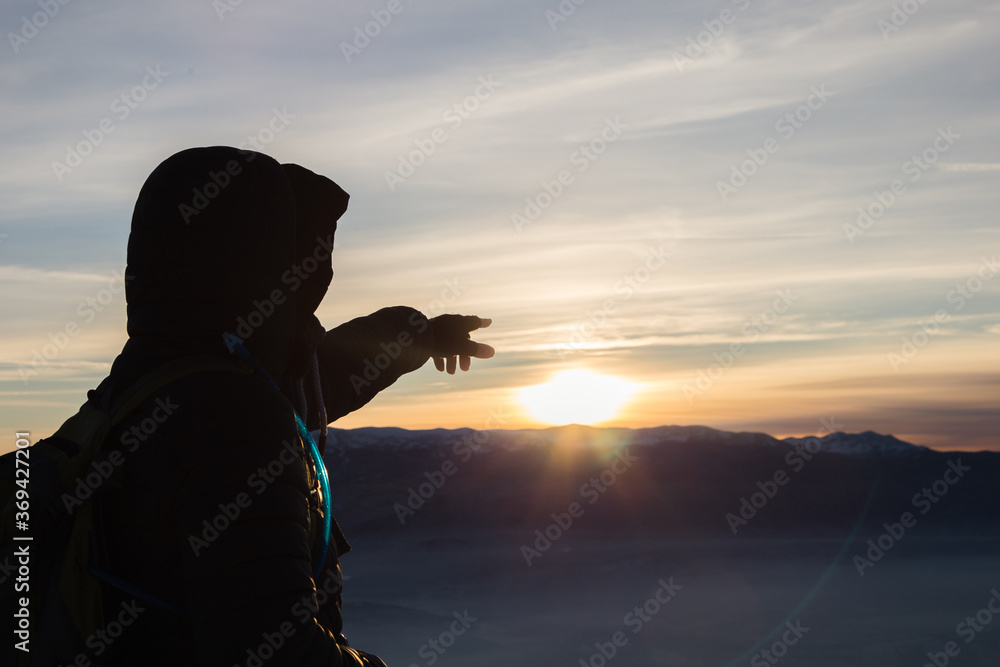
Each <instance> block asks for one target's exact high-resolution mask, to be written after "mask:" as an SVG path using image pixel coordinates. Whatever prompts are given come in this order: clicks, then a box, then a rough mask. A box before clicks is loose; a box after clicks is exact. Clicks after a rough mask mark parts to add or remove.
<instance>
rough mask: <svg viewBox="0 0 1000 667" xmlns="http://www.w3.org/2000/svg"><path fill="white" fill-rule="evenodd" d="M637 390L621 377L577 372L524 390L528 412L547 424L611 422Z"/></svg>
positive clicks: (570, 372) (564, 373)
mask: <svg viewBox="0 0 1000 667" xmlns="http://www.w3.org/2000/svg"><path fill="white" fill-rule="evenodd" d="M634 391H635V386H634V385H633V384H632V383H630V382H626V381H625V380H622V379H621V378H616V377H609V376H607V375H597V374H595V373H591V372H590V371H586V370H582V369H575V370H568V371H562V372H561V373H558V374H557V375H556V376H555V377H553V378H552V380H550V381H549V382H547V383H545V384H539V385H534V386H532V387H525V388H524V389H522V390H521V393H520V397H521V403H522V404H523V405H524V407H525V409H526V410H527V411H528V413H529V414H530V415H531V416H532V417H534V418H535V419H537V420H538V421H540V422H545V423H547V424H574V423H575V424H596V423H598V422H602V421H606V420H608V419H611V418H612V417H614V416H615V415H617V414H618V410H619V409H620V408H621V407H622V405H624V404H625V402H626V401H628V399H629V398H630V397H631V395H632V394H633V392H634Z"/></svg>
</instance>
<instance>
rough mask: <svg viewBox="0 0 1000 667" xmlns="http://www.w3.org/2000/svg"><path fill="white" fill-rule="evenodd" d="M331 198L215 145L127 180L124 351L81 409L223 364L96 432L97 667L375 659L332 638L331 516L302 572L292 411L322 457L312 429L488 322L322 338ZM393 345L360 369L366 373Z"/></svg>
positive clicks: (341, 546) (418, 323)
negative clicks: (102, 614)
mask: <svg viewBox="0 0 1000 667" xmlns="http://www.w3.org/2000/svg"><path fill="white" fill-rule="evenodd" d="M346 206H347V195H346V193H344V192H343V190H341V189H340V188H339V187H338V186H337V185H336V184H334V183H333V182H332V181H330V180H329V179H326V178H324V177H322V176H317V175H316V174H313V173H312V172H309V171H308V170H305V169H303V168H301V167H298V166H296V165H279V164H278V163H277V162H275V161H274V160H272V159H271V158H269V157H267V156H264V155H261V154H257V153H252V152H247V151H238V150H236V149H231V148H223V147H217V148H205V149H191V150H188V151H184V152H182V153H179V154H177V155H175V156H173V157H172V158H170V159H168V160H167V161H165V162H164V163H163V164H161V165H160V167H158V168H157V170H156V171H154V172H153V174H152V175H151V176H150V177H149V179H148V180H147V182H146V184H145V186H144V187H143V190H142V192H141V193H140V196H139V200H138V202H137V204H136V209H135V213H134V216H133V224H132V233H131V236H130V238H129V259H128V269H127V271H126V279H127V287H126V289H127V292H126V295H127V299H128V316H129V322H128V331H129V341H128V343H127V344H126V345H125V348H124V349H123V351H122V353H121V354H120V355H119V357H118V358H117V359H116V360H115V363H114V365H113V367H112V371H111V374H110V375H109V377H108V378H107V380H105V382H104V383H102V384H101V386H100V387H98V389H97V390H96V391H95V392H94V393H93V394H92V398H93V400H95V401H96V400H100V399H101V398H102V397H104V396H105V395H106V394H110V395H111V396H112V397H114V396H115V395H117V394H120V393H121V392H122V391H124V389H125V388H126V387H128V386H129V385H131V384H132V383H133V382H135V381H136V380H138V379H139V378H141V377H143V376H144V375H146V374H147V373H150V372H152V371H154V370H155V369H157V368H161V367H162V366H163V365H164V364H168V363H172V364H178V365H181V366H183V365H184V364H185V363H186V362H185V361H184V360H185V359H193V358H196V357H211V358H214V359H217V360H218V362H219V363H221V364H229V367H228V368H227V369H216V370H204V369H202V370H200V371H198V372H196V373H191V374H189V375H185V376H184V377H181V378H180V379H178V380H175V381H174V382H172V383H170V384H168V385H167V386H165V387H164V388H163V389H161V390H159V391H158V392H156V393H155V394H154V395H153V396H151V397H150V398H148V399H147V400H145V401H144V402H143V403H142V404H141V405H139V406H138V407H137V408H136V409H135V410H134V411H133V412H132V413H131V415H130V416H129V418H128V419H126V420H125V421H124V422H122V423H121V424H120V425H118V427H116V428H115V429H114V430H113V432H112V433H111V435H110V436H109V438H108V440H107V443H108V447H109V448H115V449H118V450H119V451H120V452H121V454H122V458H121V461H122V463H121V464H120V465H119V466H118V467H117V469H116V471H115V473H114V475H112V477H111V478H110V479H109V480H108V482H107V483H106V484H105V485H104V488H102V489H101V490H100V493H99V494H96V498H97V500H96V511H95V524H96V526H97V531H96V532H97V535H98V538H99V539H98V543H99V545H100V547H101V552H102V557H101V559H100V564H101V566H102V568H103V570H105V574H104V575H102V576H103V578H104V579H105V581H106V582H107V583H106V584H105V585H104V594H105V611H106V620H107V622H108V624H109V629H110V628H111V625H112V624H115V623H117V624H118V626H116V629H118V628H119V627H120V629H121V632H119V633H116V634H115V635H114V636H112V634H111V633H110V632H106V633H101V634H100V635H99V636H97V637H94V638H91V640H90V641H88V648H89V649H90V652H91V655H93V656H95V657H96V659H97V662H96V664H116V665H134V664H144V665H149V664H153V665H155V664H171V665H176V664H197V665H220V666H221V665H225V666H226V667H231V666H232V665H247V666H248V667H250V666H252V665H259V664H261V662H266V663H267V664H270V665H285V664H288V665H291V664H294V665H304V666H305V665H340V664H345V665H367V664H373V665H380V664H382V663H381V661H380V660H378V659H377V658H374V657H373V656H368V655H367V654H364V653H361V652H358V651H355V650H353V649H350V648H348V646H347V642H346V639H345V638H344V637H343V635H342V634H341V628H342V622H341V617H340V584H341V576H340V570H339V564H338V557H339V556H340V555H343V553H345V552H346V551H347V550H348V549H349V547H348V546H347V542H346V540H344V538H343V536H342V535H340V532H339V529H338V528H337V527H336V524H335V523H334V524H333V527H332V538H331V540H330V544H329V548H328V550H327V553H326V558H325V560H324V561H323V563H322V565H320V564H319V563H318V560H319V556H318V554H319V553H320V551H321V546H322V542H323V540H322V539H321V536H320V535H319V533H321V532H322V531H321V529H320V526H321V525H322V523H323V516H322V514H323V509H322V502H321V498H320V496H321V494H320V485H319V482H318V479H317V468H316V466H315V465H314V464H313V462H312V460H311V459H310V457H309V454H308V451H307V446H306V443H305V442H304V439H303V438H302V437H300V433H299V430H298V428H297V426H296V413H297V414H299V415H301V417H302V419H303V420H304V422H305V424H306V426H307V429H308V430H309V431H312V433H313V437H314V438H315V439H316V440H317V441H318V445H319V448H320V449H322V448H323V446H324V444H325V435H326V425H327V424H328V423H330V422H331V421H333V420H335V419H337V418H338V417H340V416H343V415H344V414H347V413H348V412H350V411H352V410H355V409H357V408H358V407H361V406H363V405H364V404H365V403H367V402H368V401H369V400H371V398H372V397H374V396H375V395H376V394H377V393H378V392H379V391H381V390H382V389H384V388H385V387H388V386H389V385H391V384H392V383H393V382H394V381H395V380H396V379H397V378H398V377H399V376H400V375H402V374H404V373H406V372H409V371H412V370H415V369H416V368H419V367H420V366H422V365H423V364H424V363H425V362H426V360H427V359H428V358H430V357H432V356H433V357H434V358H435V363H436V364H437V365H438V367H439V368H441V369H443V368H444V359H445V358H447V359H448V367H449V371H451V372H454V358H453V357H452V355H459V356H462V357H468V356H490V355H491V354H492V349H490V348H488V346H479V345H477V344H476V343H474V342H472V341H470V340H469V335H468V332H469V331H470V330H471V329H474V328H477V327H478V326H480V324H482V325H483V326H485V325H486V324H488V321H485V320H483V321H480V320H479V318H475V317H461V316H442V317H439V318H435V319H434V320H428V319H427V318H425V317H424V316H423V315H422V314H421V313H420V312H419V311H416V310H414V309H412V308H408V307H404V306H397V307H392V308H386V309H383V310H380V311H378V312H377V313H374V314H372V315H369V316H366V317H361V318H357V319H355V320H352V321H350V322H348V323H346V324H343V325H341V326H339V327H337V328H335V329H332V330H330V331H326V330H325V329H324V328H323V327H322V325H321V324H320V323H319V321H318V320H317V319H316V317H315V315H314V314H313V313H314V311H315V309H316V307H317V306H318V305H319V303H320V301H321V300H322V298H323V296H324V294H325V293H326V289H327V286H328V284H329V282H330V279H331V278H332V268H331V254H332V248H333V234H334V231H335V229H336V222H337V219H338V218H339V217H340V216H341V215H342V214H343V212H344V210H345V209H346ZM224 333H230V334H236V335H237V336H239V338H240V339H242V343H244V344H245V350H244V349H240V350H234V349H233V347H234V344H235V345H237V346H240V341H239V340H237V341H235V343H234V342H233V339H228V340H226V341H224V339H223V334H224ZM401 337H402V338H401ZM400 340H405V341H406V345H402V346H399V347H400V353H399V354H398V355H396V356H395V357H394V358H393V359H391V360H390V363H389V364H388V366H386V367H384V368H381V367H380V368H381V370H380V373H379V374H378V376H377V377H376V378H371V377H370V374H366V373H365V370H366V363H370V360H371V359H374V358H375V357H376V356H378V355H379V354H380V353H381V352H382V348H381V347H380V346H381V345H383V344H385V343H387V342H391V341H400ZM242 351H248V352H249V354H250V357H249V358H248V359H247V360H244V361H240V360H238V359H237V356H236V355H234V354H233V353H234V352H242ZM383 356H386V355H383ZM462 367H463V368H467V367H468V359H467V358H463V360H462ZM359 378H366V379H365V380H364V381H363V382H359V381H358V380H359ZM316 572H318V575H316V576H315V579H314V573H316Z"/></svg>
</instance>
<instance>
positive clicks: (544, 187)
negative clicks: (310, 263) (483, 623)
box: [0, 0, 1000, 450]
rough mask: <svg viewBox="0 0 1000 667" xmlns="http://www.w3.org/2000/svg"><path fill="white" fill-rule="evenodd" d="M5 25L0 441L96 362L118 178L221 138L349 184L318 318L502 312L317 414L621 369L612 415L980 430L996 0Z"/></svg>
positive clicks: (134, 12)
mask: <svg viewBox="0 0 1000 667" xmlns="http://www.w3.org/2000/svg"><path fill="white" fill-rule="evenodd" d="M0 26H2V27H3V31H4V33H5V39H4V42H5V43H4V44H3V45H0V52H2V54H3V55H2V57H0V80H2V86H3V90H4V94H3V96H2V98H0V108H2V118H3V122H2V123H0V145H2V152H0V194H2V202H3V205H2V209H0V284H2V289H0V311H2V313H3V320H4V327H3V329H2V330H0V351H2V352H0V397H2V399H0V406H2V407H0V427H2V432H3V434H4V435H3V441H2V442H0V450H8V449H12V448H13V442H14V437H15V436H14V433H15V432H29V433H30V434H31V438H32V439H33V440H34V439H37V438H39V437H44V436H46V435H49V434H51V433H52V432H53V431H54V430H55V429H56V428H57V427H58V425H59V424H60V423H61V422H62V421H63V420H64V419H66V418H67V417H69V416H70V415H71V414H73V413H74V412H75V411H76V409H77V408H78V407H79V405H80V404H81V403H83V401H84V400H85V396H86V391H87V390H88V389H90V388H93V387H95V386H96V385H97V384H98V383H99V382H100V381H101V379H102V378H103V377H104V375H105V374H106V373H107V371H108V369H109V368H110V364H111V362H112V360H113V359H114V357H115V356H116V355H117V354H118V352H119V351H120V350H121V347H122V345H123V344H124V342H125V340H126V333H125V323H126V318H125V299H124V294H123V291H122V273H123V270H124V265H125V251H126V243H127V238H128V231H129V224H130V218H131V212H132V207H133V205H134V201H135V197H136V195H137V194H138V191H139V188H140V187H141V185H142V183H143V181H144V180H145V178H146V176H147V175H148V174H149V173H150V172H151V171H152V169H153V168H154V167H155V166H156V165H157V164H159V163H160V162H161V161H162V160H163V159H165V158H166V157H168V156H169V155H171V154H173V153H175V152H177V151H179V150H183V149H185V148H188V147H192V146H207V145H233V146H244V147H249V148H252V149H255V150H260V151H262V152H265V153H267V154H269V155H272V156H273V157H275V158H276V159H278V160H279V161H281V162H296V163H299V164H302V165H303V166H306V167H308V168H310V169H312V170H313V171H316V172H318V173H321V174H324V175H326V176H329V177H330V178H332V179H333V180H335V181H336V182H337V183H338V184H340V185H341V186H342V187H343V188H344V189H345V190H347V191H348V192H349V193H350V194H351V204H350V208H349V209H348V212H347V213H346V215H345V216H344V217H343V218H342V219H341V221H340V223H339V226H338V232H337V238H336V246H335V251H334V271H335V277H334V281H333V284H332V286H331V289H330V291H329V292H328V295H327V297H326V300H325V301H324V303H323V304H322V305H321V306H320V308H319V311H318V315H319V317H320V319H321V321H322V322H323V323H324V325H326V326H327V327H328V328H332V327H334V326H336V325H338V324H340V323H342V322H345V321H347V320H349V319H351V318H353V317H357V316H359V315H365V314H368V313H371V312H374V311H375V310H377V309H378V308H381V307H383V306H388V305H399V304H403V305H410V306H413V307H415V308H417V309H419V310H421V311H422V312H424V313H425V314H428V315H438V314H442V313H449V312H457V313H463V314H474V315H479V316H481V317H488V318H491V319H492V320H493V323H492V325H491V326H490V327H489V328H487V329H483V330H481V331H479V332H477V333H476V334H475V336H474V338H475V339H476V340H479V341H481V342H484V343H488V344H490V345H492V346H493V347H494V348H495V349H496V350H497V353H496V356H495V357H494V358H492V359H489V360H474V361H473V367H472V369H471V371H469V372H468V373H461V372H460V373H458V374H456V375H454V376H449V375H447V374H441V373H438V372H437V371H436V370H435V369H434V366H433V364H431V363H428V364H427V365H426V366H424V367H423V368H422V369H420V370H419V371H416V372H414V373H411V374H409V375H407V376H405V377H403V378H401V379H400V380H399V381H397V383H396V384H395V385H393V386H392V387H391V388H389V389H388V390H387V391H385V392H383V393H382V394H381V395H380V396H378V397H377V398H376V399H375V400H373V401H372V402H371V403H370V404H369V405H367V406H365V407H364V408H362V409H361V410H359V411H357V412H355V413H352V414H350V415H348V416H346V417H344V418H342V419H341V420H338V421H337V422H335V423H334V426H336V427H339V428H355V427H361V426H399V427H404V428H437V427H445V428H457V427H462V426H468V427H472V428H486V427H496V426H499V427H501V428H535V427H544V426H547V424H546V423H544V422H543V421H540V420H539V419H537V418H536V417H533V416H532V412H531V411H530V410H529V408H530V407H531V406H530V405H527V404H525V403H524V400H529V401H530V400H531V399H523V398H522V396H525V395H531V394H530V393H525V392H524V388H526V387H533V386H537V385H541V384H544V383H546V382H548V381H549V380H550V379H552V378H553V377H555V376H558V375H559V374H560V373H562V372H566V371H575V372H581V371H588V372H590V373H594V374H599V375H602V376H608V377H610V378H613V379H617V380H620V381H623V382H627V383H629V386H630V387H631V389H632V393H631V394H630V395H629V396H628V398H627V400H625V401H624V403H623V405H622V406H621V407H620V409H619V410H618V411H617V412H616V413H614V414H613V415H612V416H611V417H610V418H609V419H607V420H606V421H601V422H598V425H609V426H626V427H632V428H640V427H647V426H658V425H667V424H678V425H695V424H699V425H707V426H712V427H715V428H719V429H725V430H734V431H762V432H767V433H771V434H772V435H775V436H779V437H781V436H790V435H806V434H820V435H822V434H823V433H825V432H828V431H829V430H843V431H847V432H854V433H857V432H862V431H867V430H872V431H877V432H879V433H891V434H893V435H895V436H896V437H899V438H901V439H904V440H907V441H910V442H914V443H917V444H922V445H927V446H931V447H935V448H940V449H997V450H1000V438H998V436H997V425H998V421H1000V420H998V417H1000V409H998V405H1000V347H998V345H997V342H998V337H1000V317H998V316H1000V277H998V273H1000V265H998V264H997V255H998V251H1000V222H998V219H997V212H998V210H1000V206H998V204H1000V187H998V184H1000V116H998V114H997V108H998V105H997V102H998V98H1000V86H998V83H1000V67H998V64H1000V63H998V60H1000V58H998V55H1000V5H998V4H996V3H988V2H971V1H963V0H957V1H950V2H939V1H937V0H927V1H924V2H922V3H921V2H918V0H908V2H903V3H890V2H776V1H775V2H765V1H763V0H738V1H736V2H640V1H637V0H621V1H618V2H614V3H612V2H607V1H606V0H563V1H562V2H558V1H556V0H549V1H547V2H546V1H543V2H525V1H521V0H504V1H503V2H500V1H498V0H463V1H462V2H458V1H453V0H440V1H436V2H431V1H430V0H368V1H366V2H353V1H344V2H337V3H321V2H306V1H295V0H291V1H286V2H282V3H267V2H262V1H261V0H243V1H242V2H239V1H238V0H215V1H214V2H213V1H212V0H186V1H184V2H175V3H160V2H152V1H150V0H143V1H132V2H127V3H126V2H93V1H88V0H65V2H62V1H61V0H48V2H46V0H42V1H40V2H39V1H37V0H36V1H35V2H27V1H22V0H18V1H16V2H6V3H3V5H2V6H0ZM584 386H590V385H584ZM593 391H594V392H601V391H604V390H603V389H601V388H600V387H599V386H597V385H594V389H593ZM592 393H593V392H592ZM618 398H621V397H616V396H611V395H610V394H609V396H608V399H607V400H608V401H609V402H612V401H614V400H615V399H618ZM581 421H582V420H581Z"/></svg>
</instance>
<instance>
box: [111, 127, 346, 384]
mask: <svg viewBox="0 0 1000 667" xmlns="http://www.w3.org/2000/svg"><path fill="white" fill-rule="evenodd" d="M347 201H348V195H347V193H346V192H344V191H343V190H342V189H341V188H340V187H339V186H337V185H336V184H335V183H334V182H333V181H331V180H330V179H328V178H325V177H323V176H319V175H317V174H314V173H313V172H311V171H309V170H308V169H304V168H303V167H299V166H298V165H281V164H279V163H278V162H276V161H275V160H274V159H272V158H270V157H268V156H266V155H264V154H261V153H256V152H253V151H247V150H240V149H237V148H229V147H222V146H217V147H210V148H192V149H189V150H185V151H182V152H180V153H177V154H176V155H173V156H171V157H170V158H168V159H167V160H165V161H164V162H163V163H162V164H160V165H159V166H158V167H157V168H156V169H155V170H154V171H153V173H152V174H150V176H149V178H148V179H147V180H146V182H145V184H144V185H143V187H142V189H141V191H140V192H139V197H138V199H137V201H136V205H135V211H134V213H133V216H132V230H131V233H130V235H129V242H128V266H127V268H126V271H125V273H126V289H125V296H126V301H127V303H128V335H129V341H128V343H127V344H126V346H125V348H124V350H123V351H122V354H121V355H120V356H119V358H118V359H117V360H116V361H115V366H114V367H113V368H112V375H114V374H115V372H116V369H118V370H119V371H126V369H128V370H134V371H135V372H126V373H125V374H127V375H138V374H140V373H142V372H145V371H146V370H149V369H150V368H152V367H153V366H155V365H158V364H161V363H164V362H166V361H169V360H170V359H173V358H177V357H180V356H186V355H191V354H225V353H226V351H225V346H224V345H223V343H222V334H223V333H225V332H230V333H235V334H236V335H237V336H239V337H241V338H243V339H244V341H245V343H246V346H247V348H248V349H249V350H250V352H251V353H252V354H254V355H255V356H256V357H257V358H258V359H259V360H260V361H261V363H262V364H263V365H264V366H265V368H267V370H268V371H269V372H270V373H271V374H272V375H274V376H275V378H276V379H284V380H294V379H297V378H300V377H301V376H302V374H303V373H304V372H305V369H306V367H307V365H308V363H309V361H310V360H311V358H312V356H313V354H314V352H315V345H316V343H317V342H318V340H319V338H320V337H321V336H322V335H323V327H322V326H321V325H320V323H319V320H318V319H317V318H316V316H315V315H314V312H315V310H316V308H317V307H318V306H319V304H320V302H321V301H322V299H323V296H324V295H325V294H326V290H327V288H328V286H329V284H330V280H331V279H332V278H333V260H332V250H333V236H334V232H335V231H336V227H337V219H338V218H339V217H340V216H341V215H343V213H344V211H345V210H346V209H347Z"/></svg>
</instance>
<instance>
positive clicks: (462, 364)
mask: <svg viewBox="0 0 1000 667" xmlns="http://www.w3.org/2000/svg"><path fill="white" fill-rule="evenodd" d="M471 365H472V359H470V358H469V357H467V356H465V355H464V354H463V355H462V356H460V357H459V358H458V366H459V368H461V369H462V370H463V371H467V370H469V366H471Z"/></svg>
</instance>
